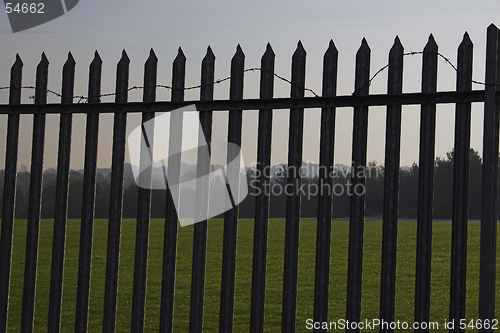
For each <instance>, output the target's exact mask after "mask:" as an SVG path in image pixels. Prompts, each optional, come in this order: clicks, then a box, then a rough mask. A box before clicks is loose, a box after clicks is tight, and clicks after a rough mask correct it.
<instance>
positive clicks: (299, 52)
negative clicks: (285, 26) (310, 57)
mask: <svg viewBox="0 0 500 333" xmlns="http://www.w3.org/2000/svg"><path fill="white" fill-rule="evenodd" d="M305 56H306V50H305V49H304V46H303V45H302V42H301V41H300V40H299V42H298V43H297V48H296V49H295V52H294V53H293V57H305Z"/></svg>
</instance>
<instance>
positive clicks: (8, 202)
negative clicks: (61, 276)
mask: <svg viewBox="0 0 500 333" xmlns="http://www.w3.org/2000/svg"><path fill="white" fill-rule="evenodd" d="M22 76H23V62H22V61H21V58H20V57H19V55H18V54H17V55H16V61H15V62H14V64H13V65H12V68H11V70H10V94H9V104H13V105H14V104H20V103H21V88H20V87H21V83H22ZM7 123H8V125H7V140H6V151H5V173H4V183H3V184H4V188H3V203H2V207H3V208H2V231H1V232H2V234H1V238H0V267H2V269H1V270H0V332H1V333H5V332H6V331H7V313H8V300H9V284H10V266H11V265H10V264H11V258H12V235H13V232H14V211H15V210H14V208H15V200H16V180H17V154H18V147H19V115H17V114H13V115H9V119H8V120H7Z"/></svg>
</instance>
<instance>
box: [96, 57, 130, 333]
mask: <svg viewBox="0 0 500 333" xmlns="http://www.w3.org/2000/svg"><path fill="white" fill-rule="evenodd" d="M129 64H130V60H129V58H128V56H127V53H126V52H125V50H123V52H122V57H121V59H120V61H119V62H118V65H117V68H116V89H115V90H116V96H115V102H116V103H126V102H127V98H128V79H129ZM126 130H127V114H126V113H117V114H115V116H114V125H113V157H112V162H111V183H110V198H109V222H108V247H107V254H106V280H105V287H104V308H103V319H102V332H103V333H114V332H115V320H116V302H117V296H118V269H119V260H120V231H121V224H122V207H123V201H122V199H123V173H124V163H125V134H126Z"/></svg>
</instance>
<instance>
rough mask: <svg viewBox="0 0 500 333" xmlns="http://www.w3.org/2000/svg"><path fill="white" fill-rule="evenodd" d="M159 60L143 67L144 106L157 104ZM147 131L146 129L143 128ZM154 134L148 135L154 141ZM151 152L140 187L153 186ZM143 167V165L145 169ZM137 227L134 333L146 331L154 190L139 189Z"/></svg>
mask: <svg viewBox="0 0 500 333" xmlns="http://www.w3.org/2000/svg"><path fill="white" fill-rule="evenodd" d="M157 65H158V58H157V57H156V55H155V53H154V51H153V49H151V51H150V53H149V58H148V60H147V61H146V64H145V65H144V94H143V101H144V102H154V101H155V99H156V77H157ZM154 116H155V114H154V112H143V113H142V124H144V123H146V122H148V121H149V120H152V119H153V118H154ZM143 128H144V127H143ZM153 134H154V133H153V132H151V133H148V135H149V138H150V139H151V138H153ZM149 144H150V146H149V147H148V149H149V150H150V151H152V149H153V140H150V141H149ZM143 157H150V156H149V152H144V151H141V161H140V164H141V165H140V170H145V171H142V172H141V175H140V176H139V177H141V180H140V182H141V184H150V185H151V181H152V168H153V167H152V160H151V159H149V161H148V158H143ZM143 164H144V165H143ZM137 198H138V199H137V224H136V234H135V235H136V237H135V261H134V287H133V295H132V324H131V327H130V331H131V332H132V333H135V332H142V331H144V310H145V308H146V280H147V271H148V243H149V218H150V213H151V186H149V188H143V187H139V188H138V193H137Z"/></svg>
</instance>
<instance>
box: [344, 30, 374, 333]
mask: <svg viewBox="0 0 500 333" xmlns="http://www.w3.org/2000/svg"><path fill="white" fill-rule="evenodd" d="M370 53H371V50H370V48H369V47H368V43H367V42H366V40H365V39H364V38H363V41H362V42H361V47H360V48H359V50H358V52H357V54H356V79H355V91H356V94H358V95H359V96H363V95H368V90H369V84H368V80H369V77H370ZM367 134H368V107H355V108H354V119H353V130H352V167H351V186H352V187H351V188H352V191H351V210H350V217H349V259H348V267H347V310H346V320H349V321H351V322H352V321H360V320H361V284H362V272H363V237H364V224H365V192H366V191H365V190H364V189H365V182H366V176H365V174H364V172H365V171H366V147H367ZM346 331H347V332H359V328H358V329H347V330H346Z"/></svg>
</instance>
